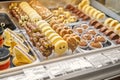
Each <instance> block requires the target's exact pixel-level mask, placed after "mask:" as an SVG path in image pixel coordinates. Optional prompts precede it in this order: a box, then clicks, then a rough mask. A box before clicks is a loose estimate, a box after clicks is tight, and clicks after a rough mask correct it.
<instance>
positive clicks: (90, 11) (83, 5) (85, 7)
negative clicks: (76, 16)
mask: <svg viewBox="0 0 120 80" xmlns="http://www.w3.org/2000/svg"><path fill="white" fill-rule="evenodd" d="M78 9H79V10H81V11H83V12H84V13H85V14H87V15H89V16H90V17H92V18H94V19H97V20H100V19H104V18H105V14H104V13H103V12H101V11H99V10H97V9H95V8H94V7H92V6H91V5H90V1H89V0H82V1H81V2H80V3H79V5H78Z"/></svg>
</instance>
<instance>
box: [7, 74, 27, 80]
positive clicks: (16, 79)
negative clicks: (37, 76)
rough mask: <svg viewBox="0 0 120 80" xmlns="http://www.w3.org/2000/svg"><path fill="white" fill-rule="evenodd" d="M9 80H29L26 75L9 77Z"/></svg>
mask: <svg viewBox="0 0 120 80" xmlns="http://www.w3.org/2000/svg"><path fill="white" fill-rule="evenodd" d="M7 80H29V79H28V78H27V77H26V76H25V75H24V74H20V75H15V76H11V77H8V78H7Z"/></svg>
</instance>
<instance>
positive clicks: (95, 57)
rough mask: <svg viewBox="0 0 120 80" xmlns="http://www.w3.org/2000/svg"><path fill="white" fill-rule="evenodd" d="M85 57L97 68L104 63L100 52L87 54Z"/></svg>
mask: <svg viewBox="0 0 120 80" xmlns="http://www.w3.org/2000/svg"><path fill="white" fill-rule="evenodd" d="M85 58H86V59H87V60H88V61H89V62H90V63H92V64H93V65H94V66H95V67H96V68H99V67H102V66H103V65H102V63H101V62H100V60H101V59H100V57H99V54H93V55H88V56H85Z"/></svg>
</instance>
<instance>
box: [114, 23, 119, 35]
mask: <svg viewBox="0 0 120 80" xmlns="http://www.w3.org/2000/svg"><path fill="white" fill-rule="evenodd" d="M114 32H115V33H116V34H118V35H119V36H120V24H117V25H116V26H115V28H114Z"/></svg>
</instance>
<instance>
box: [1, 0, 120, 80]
mask: <svg viewBox="0 0 120 80" xmlns="http://www.w3.org/2000/svg"><path fill="white" fill-rule="evenodd" d="M23 1H24V2H23ZM25 1H26V2H25ZM29 1H30V0H17V1H16V0H15V1H7V2H5V1H3V2H0V13H5V14H6V15H8V17H9V19H10V20H11V21H12V23H13V24H14V25H15V27H16V29H15V30H12V31H13V32H12V31H10V30H8V32H11V34H13V35H12V37H13V40H14V42H15V41H16V40H17V39H16V36H17V38H19V39H20V40H21V42H22V40H23V41H24V43H25V46H26V47H27V48H26V47H25V46H24V47H25V48H26V49H29V50H30V53H28V54H26V55H28V56H29V57H30V58H31V56H32V59H33V58H34V60H33V62H30V61H29V62H30V63H29V64H27V62H28V61H26V62H25V61H24V59H23V57H24V56H25V55H24V56H23V55H20V54H19V53H18V54H19V55H18V56H22V59H21V57H18V56H17V52H16V55H11V56H12V58H11V64H12V65H11V66H10V68H9V69H6V70H3V71H2V70H0V80H110V79H113V78H116V77H119V74H120V33H119V28H120V26H119V24H120V23H119V22H120V16H119V15H118V14H119V9H118V8H119V7H117V6H118V5H112V6H111V3H113V2H112V1H114V3H115V4H119V3H117V1H118V2H119V0H90V2H89V0H39V2H40V4H39V2H36V3H34V1H35V0H32V2H29ZM81 1H83V2H81ZM84 1H87V2H84ZM98 1H99V2H100V3H99V2H98ZM21 2H23V3H22V4H21ZM110 2H111V3H110ZM101 3H102V4H101ZM41 4H42V9H41ZM16 5H17V6H16ZM26 5H27V6H26ZM109 8H110V9H109ZM112 10H113V11H112ZM44 11H48V12H44ZM41 12H42V13H41ZM31 13H32V14H31ZM38 13H39V14H38ZM50 13H51V14H52V15H50V16H49V17H47V18H46V15H47V16H48V15H49V14H50ZM67 16H68V18H69V17H71V16H72V18H70V19H66V17H67ZM34 17H35V18H34ZM41 17H42V18H41ZM76 17H77V18H76ZM59 18H60V19H59ZM0 19H1V18H0ZM57 19H59V20H58V21H60V22H58V23H57V22H55V23H56V26H57V27H56V26H53V25H55V24H54V23H50V22H51V21H52V20H53V21H57ZM7 20H8V19H7ZM109 20H110V21H109ZM21 21H22V22H21ZM112 21H113V22H112ZM9 22H10V21H9ZM114 22H115V23H114ZM31 23H33V24H34V25H32V24H31ZM109 23H110V24H109ZM63 24H65V25H63ZM106 25H107V26H106ZM109 25H110V26H109ZM117 25H118V26H117ZM61 26H62V28H60V27H61ZM66 26H67V27H66ZM116 26H117V27H118V28H117V30H116V29H114V28H115V27H116ZM63 27H64V29H63ZM62 29H63V30H67V32H69V31H72V32H71V33H67V32H66V31H64V34H63V33H62ZM68 29H69V30H68ZM38 30H41V31H40V32H37V31H38ZM77 30H79V31H77ZM31 33H33V34H31ZM34 33H38V36H37V37H36V35H35V34H34ZM53 33H54V34H53ZM55 33H57V34H55ZM6 34H9V33H6ZM50 34H52V35H51V36H50ZM66 34H67V36H65V37H64V35H66ZM71 34H72V35H71ZM88 34H90V35H88ZM14 35H15V36H14ZM33 35H34V36H33ZM56 35H57V36H56ZM69 35H71V36H76V35H77V36H76V37H75V40H74V38H73V37H72V38H71V39H72V41H70V42H68V41H67V40H69V38H70V37H71V36H69ZM86 35H87V37H86ZM58 36H60V37H58ZM78 36H79V37H78ZM44 37H47V38H48V39H47V38H45V39H44ZM54 37H55V38H56V37H57V40H54ZM68 37H69V38H68ZM88 37H89V38H90V39H89V38H88ZM33 38H34V40H35V41H34V40H33ZM38 38H40V39H39V40H37V39H38ZM51 38H53V39H51ZM62 38H64V39H62ZM98 38H99V39H98ZM43 39H44V40H43ZM66 39H67V40H66ZM76 39H77V40H76ZM47 40H48V41H49V40H50V41H53V40H54V41H53V42H52V43H51V44H52V45H53V47H52V51H51V50H50V51H51V53H50V55H48V54H44V53H45V52H46V53H49V51H45V52H44V53H43V52H42V50H43V48H44V47H45V48H46V47H48V46H49V43H48V44H46V45H45V46H42V43H44V41H46V42H47ZM58 40H62V41H63V42H64V40H65V41H67V44H69V45H68V47H69V48H68V47H67V50H66V51H64V53H63V55H58V53H59V54H62V52H61V53H60V51H61V49H62V48H65V47H66V45H67V44H65V43H64V44H65V46H63V47H60V48H57V50H59V49H60V50H59V51H56V47H57V46H55V43H57V41H58ZM79 40H80V41H81V42H80V41H79ZM101 40H102V41H101ZM38 41H39V42H40V41H42V43H41V44H40V45H39V43H38ZM74 41H76V43H77V44H75V43H73V42H74ZM82 41H83V42H82ZM21 42H20V41H18V43H21ZM36 43H38V46H36V45H37V44H36ZM78 43H79V44H78ZM83 43H84V44H83ZM96 43H97V44H96ZM21 44H23V43H21ZM70 44H74V45H70ZM56 45H57V44H56ZM61 45H63V44H60V45H58V46H61ZM75 45H77V47H75V49H74V46H75ZM84 45H85V46H84ZM40 46H42V48H41V47H40ZM71 46H72V47H71ZM50 47H51V46H50ZM15 49H16V48H15ZM15 49H14V51H15ZM26 49H23V50H25V51H26ZM65 49H66V48H65ZM18 51H19V52H20V50H18ZM43 51H44V50H43ZM21 54H22V52H21ZM16 56H17V57H18V58H20V59H18V63H19V64H15V62H14V59H13V58H14V57H16ZM29 57H27V59H28V58H29ZM22 60H23V62H21V61H22ZM19 61H20V62H19ZM16 63H17V62H16ZM21 64H23V65H21ZM24 64H25V65H24Z"/></svg>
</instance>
